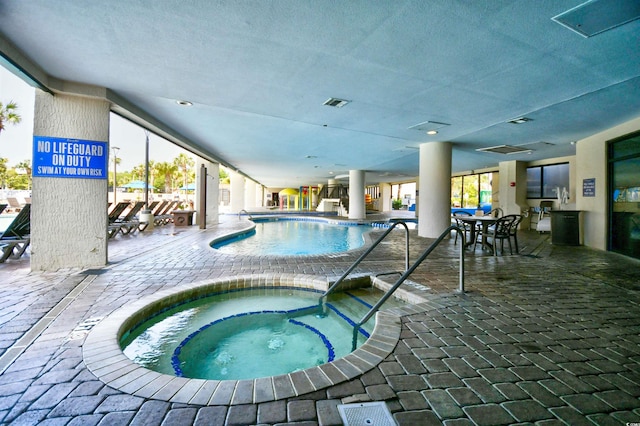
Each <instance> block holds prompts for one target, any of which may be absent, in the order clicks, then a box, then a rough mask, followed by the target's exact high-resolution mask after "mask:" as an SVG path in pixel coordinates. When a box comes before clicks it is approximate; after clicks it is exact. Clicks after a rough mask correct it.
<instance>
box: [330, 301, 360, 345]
mask: <svg viewBox="0 0 640 426" xmlns="http://www.w3.org/2000/svg"><path fill="white" fill-rule="evenodd" d="M325 305H326V306H327V307H328V308H329V309H331V310H332V311H333V312H335V313H336V315H338V316H339V317H340V318H342V319H343V320H345V321H346V322H347V323H348V324H349V325H350V326H351V327H355V326H356V323H355V321H353V320H352V319H351V318H349V317H348V316H346V315H345V314H343V313H342V312H340V310H339V309H338V308H336V307H335V306H333V305H332V304H331V303H325ZM358 331H360V334H362V335H363V336H364V337H366V338H367V339H368V338H369V333H368V332H367V331H366V330H364V329H363V328H362V327H360V328H359V329H358Z"/></svg>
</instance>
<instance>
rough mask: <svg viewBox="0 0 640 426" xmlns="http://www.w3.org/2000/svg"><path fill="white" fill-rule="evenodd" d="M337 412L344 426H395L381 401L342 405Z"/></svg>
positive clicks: (385, 405) (387, 409)
mask: <svg viewBox="0 0 640 426" xmlns="http://www.w3.org/2000/svg"><path fill="white" fill-rule="evenodd" d="M338 411H339V412H340V417H342V421H343V422H344V425H345V426H396V422H395V421H394V420H393V417H391V412H390V411H389V408H387V404H385V403H384V402H383V401H379V402H362V403H358V404H342V405H338Z"/></svg>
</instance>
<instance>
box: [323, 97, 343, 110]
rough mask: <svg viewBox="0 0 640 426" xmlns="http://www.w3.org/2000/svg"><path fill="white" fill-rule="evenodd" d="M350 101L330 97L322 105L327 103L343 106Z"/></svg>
mask: <svg viewBox="0 0 640 426" xmlns="http://www.w3.org/2000/svg"><path fill="white" fill-rule="evenodd" d="M348 103H349V101H347V100H346V99H338V98H329V99H327V100H326V101H324V103H323V104H322V105H327V106H330V107H334V108H342V107H343V106H345V105H346V104H348Z"/></svg>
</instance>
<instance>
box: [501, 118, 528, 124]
mask: <svg viewBox="0 0 640 426" xmlns="http://www.w3.org/2000/svg"><path fill="white" fill-rule="evenodd" d="M528 121H533V120H531V119H530V118H527V117H519V118H514V119H513V120H509V121H507V123H511V124H523V123H526V122H528Z"/></svg>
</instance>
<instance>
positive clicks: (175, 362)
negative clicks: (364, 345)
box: [171, 305, 369, 377]
mask: <svg viewBox="0 0 640 426" xmlns="http://www.w3.org/2000/svg"><path fill="white" fill-rule="evenodd" d="M310 308H317V305H312V306H306V307H302V308H296V309H291V310H288V311H271V310H265V311H254V312H242V313H239V314H235V315H230V316H228V317H224V318H220V319H217V320H215V321H213V322H210V323H209V324H206V325H203V326H202V327H200V328H199V329H198V330H196V331H194V332H193V333H191V334H189V335H188V336H187V337H185V339H184V340H183V341H182V342H180V344H179V345H178V346H177V347H176V348H175V349H174V351H173V355H172V356H171V366H172V367H173V371H174V373H175V375H176V376H178V377H184V373H183V371H182V367H181V365H180V364H181V362H180V354H181V353H182V348H184V347H185V346H186V345H187V344H189V342H190V341H191V340H192V339H193V338H194V337H196V336H197V335H198V334H199V333H200V332H202V331H204V330H206V329H207V328H209V327H212V326H214V325H216V324H220V323H221V322H224V321H226V320H228V319H231V318H240V317H244V316H248V315H261V314H282V315H289V314H292V313H296V312H299V311H302V310H307V309H310ZM341 316H342V315H341ZM289 322H290V323H292V324H294V325H298V326H302V327H305V328H306V329H307V330H310V331H312V332H313V333H315V334H316V335H318V336H319V337H320V339H322V342H323V343H324V345H325V347H326V348H327V358H328V361H327V362H331V361H333V360H334V359H335V356H336V354H335V351H334V349H333V345H332V344H331V342H330V341H329V339H328V338H327V336H325V335H324V334H323V333H322V332H320V330H318V329H316V328H314V327H312V326H310V325H308V324H305V323H303V322H301V321H297V320H294V319H292V318H289ZM367 337H369V336H368V335H367Z"/></svg>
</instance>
